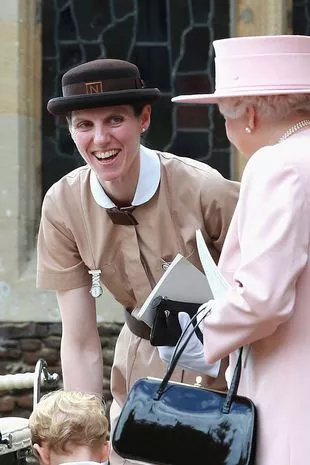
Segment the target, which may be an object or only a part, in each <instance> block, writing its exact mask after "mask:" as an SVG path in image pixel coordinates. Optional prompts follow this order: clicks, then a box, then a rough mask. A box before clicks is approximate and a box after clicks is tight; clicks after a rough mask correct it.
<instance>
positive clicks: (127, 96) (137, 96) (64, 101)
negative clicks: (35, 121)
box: [47, 88, 161, 116]
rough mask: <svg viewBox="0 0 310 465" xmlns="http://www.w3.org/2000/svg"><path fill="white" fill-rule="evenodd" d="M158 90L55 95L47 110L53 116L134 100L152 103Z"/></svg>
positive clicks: (158, 92)
mask: <svg viewBox="0 0 310 465" xmlns="http://www.w3.org/2000/svg"><path fill="white" fill-rule="evenodd" d="M160 95H161V94H160V91H159V89H157V88H153V89H133V90H119V91H117V92H115V91H113V92H102V93H100V94H85V95H73V96H70V97H57V98H52V99H51V100H49V101H48V104H47V110H48V111H49V112H50V113H51V114H52V115H55V116H58V115H65V114H66V113H70V112H71V111H74V110H85V109H88V108H98V107H104V106H112V105H127V104H131V103H135V102H145V103H146V104H147V103H152V102H154V101H155V100H157V99H159V97H160Z"/></svg>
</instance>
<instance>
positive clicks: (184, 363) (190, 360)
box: [157, 302, 221, 378]
mask: <svg viewBox="0 0 310 465" xmlns="http://www.w3.org/2000/svg"><path fill="white" fill-rule="evenodd" d="M204 305H205V304H204ZM200 308H202V307H200ZM205 310H206V312H205V314H206V313H207V312H208V311H209V310H210V303H209V302H208V306H207V307H206V308H205ZM178 318H179V323H180V326H181V328H182V332H184V330H185V328H186V327H187V325H188V324H189V322H190V317H189V315H188V313H185V312H180V313H179V315H178ZM201 318H202V319H203V312H201V313H200V314H199V315H198V316H197V321H200V319H201ZM200 327H201V330H203V324H201V325H200ZM190 331H192V326H190V327H189V328H188V330H187V331H186V334H185V335H184V337H183V339H182V341H181V343H180V347H181V346H182V344H183V341H184V342H185V341H186V338H187V337H188V336H189V334H190ZM157 349H158V352H159V356H160V358H161V360H162V361H163V362H166V363H169V362H170V360H171V357H172V354H173V352H174V347H168V346H158V347H157ZM220 364H221V362H220V361H218V362H216V363H207V361H206V359H205V356H204V350H203V344H201V342H200V340H199V339H198V337H197V335H196V334H195V333H193V334H192V337H191V338H190V340H189V341H188V343H187V345H186V347H185V349H184V352H183V353H182V355H181V357H180V358H179V361H178V363H177V365H178V366H180V367H182V368H184V369H186V370H192V371H198V372H200V373H204V374H206V375H209V376H213V378H216V377H217V376H218V373H219V369H220Z"/></svg>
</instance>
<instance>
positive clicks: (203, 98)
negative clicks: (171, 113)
mask: <svg viewBox="0 0 310 465" xmlns="http://www.w3.org/2000/svg"><path fill="white" fill-rule="evenodd" d="M285 94H310V88H308V89H279V90H272V89H270V90H256V91H255V90H248V91H241V90H240V91H239V92H238V91H237V92H228V93H227V94H225V93H219V92H218V93H216V92H215V93H214V94H192V95H178V96H177V97H173V98H172V99H171V101H172V102H174V103H196V104H199V103H200V104H202V103H218V102H219V101H220V100H222V99H225V98H231V97H252V96H253V97H254V96H260V95H285Z"/></svg>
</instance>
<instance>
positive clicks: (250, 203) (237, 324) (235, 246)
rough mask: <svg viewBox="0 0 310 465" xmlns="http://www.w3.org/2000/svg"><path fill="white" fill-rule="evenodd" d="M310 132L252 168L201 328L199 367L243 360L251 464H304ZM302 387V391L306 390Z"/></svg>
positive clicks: (309, 353)
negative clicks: (250, 415) (252, 416)
mask: <svg viewBox="0 0 310 465" xmlns="http://www.w3.org/2000/svg"><path fill="white" fill-rule="evenodd" d="M309 247H310V130H309V129H307V130H304V131H302V132H300V133H298V134H295V135H294V136H291V137H290V138H289V139H287V140H286V141H285V142H282V143H280V144H277V145H274V146H270V147H264V148H263V149H261V150H259V151H258V152H257V153H255V154H254V155H253V157H252V158H251V159H250V160H249V162H248V164H247V166H246V168H245V171H244V175H243V179H242V182H241V191H240V199H239V203H238V205H237V208H236V211H235V215H234V217H233V219H232V223H231V226H230V228H229V231H228V234H227V237H226V241H225V244H224V248H223V251H222V255H221V259H220V263H219V267H220V269H221V271H222V273H223V275H224V276H225V277H226V279H228V280H229V281H230V283H231V284H232V285H233V288H232V290H231V291H229V293H228V294H227V295H226V296H225V298H223V299H220V300H217V301H216V303H215V306H214V307H213V309H212V313H211V314H210V315H209V316H208V317H207V318H206V320H205V329H204V331H205V333H204V337H205V340H206V341H207V343H206V346H205V352H206V358H207V360H208V361H209V362H214V361H216V360H218V359H220V358H222V357H224V356H226V355H228V354H232V355H231V365H232V367H233V366H234V362H235V360H236V356H235V353H234V351H235V350H236V349H238V347H240V346H246V345H249V350H248V351H247V350H245V351H244V352H245V353H244V360H243V371H242V376H241V381H240V386H239V394H241V395H245V396H247V397H250V398H251V399H252V400H253V402H254V403H255V404H256V406H257V409H258V424H259V427H258V445H257V461H256V465H305V464H306V463H309V460H310V458H309V457H310V425H309V422H308V420H309V418H310V395H309V392H310V386H309V384H310V261H309ZM308 383H309V384H308Z"/></svg>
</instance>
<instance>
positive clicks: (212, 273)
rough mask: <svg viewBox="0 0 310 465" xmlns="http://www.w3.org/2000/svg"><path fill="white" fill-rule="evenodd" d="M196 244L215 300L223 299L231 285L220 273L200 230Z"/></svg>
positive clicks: (197, 233) (197, 232)
mask: <svg viewBox="0 0 310 465" xmlns="http://www.w3.org/2000/svg"><path fill="white" fill-rule="evenodd" d="M196 243H197V249H198V254H199V258H200V261H201V264H202V267H203V270H204V272H205V275H206V277H207V278H208V282H209V285H210V288H211V291H212V294H213V298H214V299H217V298H219V297H222V296H223V295H224V294H226V292H227V291H228V290H229V289H230V287H231V286H230V285H229V284H228V282H227V281H226V279H225V278H224V276H223V275H222V274H221V272H220V271H219V269H218V267H217V265H216V264H215V262H214V260H213V258H212V255H211V254H210V252H209V249H208V247H207V246H206V243H205V241H204V238H203V235H202V233H201V231H200V229H197V230H196Z"/></svg>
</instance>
